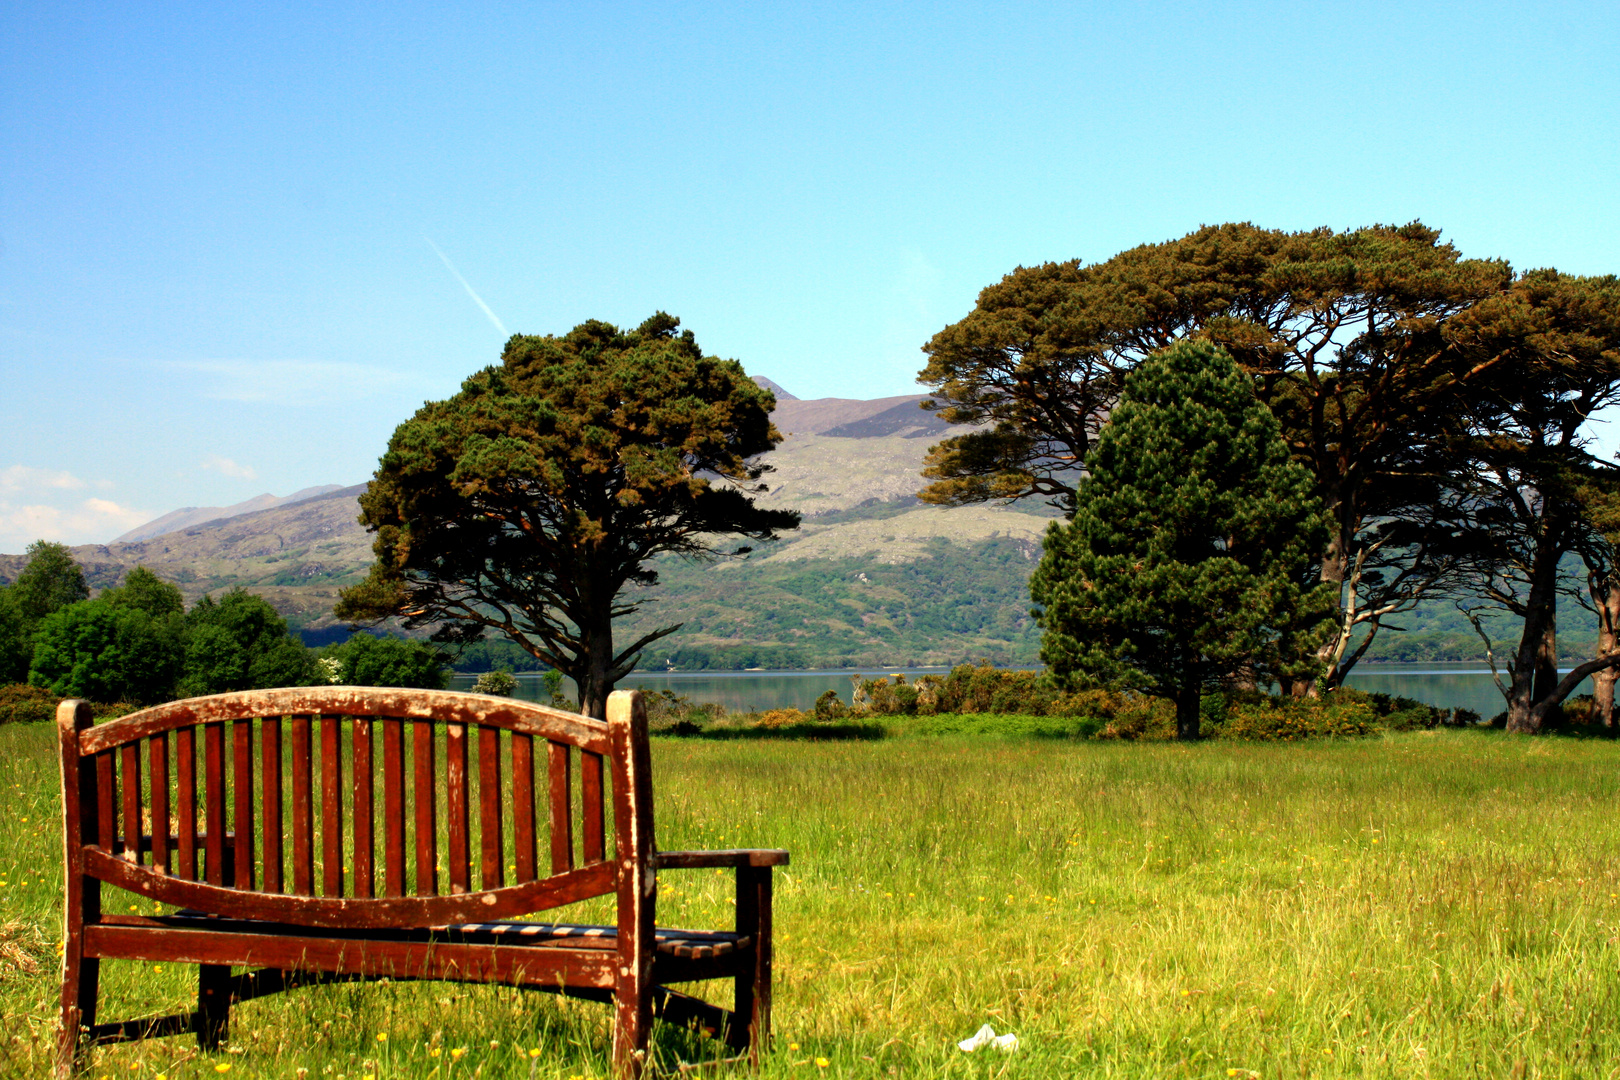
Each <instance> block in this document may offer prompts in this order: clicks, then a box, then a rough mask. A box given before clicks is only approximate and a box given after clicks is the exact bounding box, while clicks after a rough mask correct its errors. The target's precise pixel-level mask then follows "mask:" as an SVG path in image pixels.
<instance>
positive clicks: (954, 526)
mask: <svg viewBox="0 0 1620 1080" xmlns="http://www.w3.org/2000/svg"><path fill="white" fill-rule="evenodd" d="M770 385H771V389H772V390H773V392H774V393H776V394H777V399H778V400H777V408H776V412H775V413H774V414H773V420H774V421H775V423H776V426H777V428H778V430H780V431H781V432H782V433H783V435H784V440H783V442H782V444H781V445H780V446H779V447H778V448H777V449H776V450H775V451H774V452H773V453H771V454H770V455H768V456H767V458H766V462H767V463H768V464H769V465H771V466H772V468H773V471H772V472H770V473H767V474H766V476H765V481H766V483H767V484H768V486H769V491H768V492H767V493H766V494H765V495H764V496H763V497H762V500H763V501H764V502H765V503H766V504H767V505H770V506H778V507H785V508H789V509H794V510H798V511H799V512H800V513H801V514H802V515H803V525H802V527H801V528H800V529H799V530H797V531H796V532H794V533H790V534H788V535H787V536H785V537H784V538H783V539H782V540H780V541H778V542H776V543H773V544H761V545H758V547H757V550H756V551H755V553H754V554H753V555H751V556H749V557H748V558H745V559H737V560H725V559H722V560H718V561H713V562H708V563H690V562H686V561H684V560H681V559H675V558H670V559H664V560H661V561H660V563H659V564H658V569H659V572H660V576H661V578H662V579H663V580H662V583H661V584H660V585H658V586H655V587H653V588H652V590H651V591H650V592H649V594H648V598H649V599H652V600H653V601H654V602H653V603H651V604H649V605H648V606H647V607H646V608H644V609H643V611H641V612H639V613H638V614H637V615H635V616H632V617H631V618H628V619H626V620H624V622H623V624H622V625H623V630H622V631H621V636H622V640H626V641H628V640H633V636H634V635H635V634H637V633H638V630H639V631H640V632H645V631H646V630H648V629H651V628H653V627H655V626H662V625H667V624H668V623H672V622H680V623H683V624H684V626H683V629H682V630H681V631H680V632H679V633H677V634H675V635H673V636H672V637H671V638H669V639H667V640H666V641H664V642H660V646H659V647H660V650H661V651H660V653H659V655H658V656H657V657H656V658H652V657H650V658H649V662H655V663H657V664H658V665H659V666H662V665H663V664H664V663H665V662H670V663H674V664H675V665H676V666H679V667H758V666H784V667H794V666H801V667H802V666H825V665H828V664H832V665H837V664H839V663H842V662H845V661H847V662H851V663H859V664H869V665H870V664H900V663H909V662H916V663H948V662H954V661H958V660H965V659H975V658H979V657H990V658H992V659H996V660H998V661H1001V662H1007V663H1013V662H1019V663H1027V662H1033V661H1034V659H1035V657H1036V653H1037V650H1038V642H1039V636H1038V631H1037V630H1036V628H1035V627H1034V624H1033V621H1032V620H1031V619H1030V617H1029V611H1028V608H1029V596H1028V589H1027V583H1028V578H1029V573H1030V570H1031V569H1033V567H1034V565H1035V560H1036V559H1037V558H1038V557H1039V554H1040V544H1041V536H1042V534H1043V533H1044V532H1045V530H1046V526H1047V525H1048V524H1049V523H1050V521H1051V519H1052V518H1051V512H1050V511H1048V510H1046V509H1045V508H1042V507H1038V506H1020V507H1017V508H1013V509H1006V508H992V507H965V508H960V509H945V508H942V507H934V506H926V505H923V504H922V503H919V502H918V501H917V499H916V492H917V489H918V488H919V487H921V486H922V482H923V481H922V478H921V477H920V475H919V473H920V471H921V469H922V462H923V456H924V454H925V453H926V452H927V449H928V447H929V446H930V445H931V444H932V443H933V442H935V441H937V439H938V438H939V437H940V436H941V435H942V434H943V433H944V432H945V431H946V425H945V424H944V423H943V422H942V421H940V419H939V418H938V417H937V416H935V415H934V414H932V413H929V412H927V411H925V410H923V409H922V408H921V407H920V405H921V403H922V402H923V401H924V400H926V399H925V398H924V397H923V396H922V395H902V396H898V397H889V398H879V399H876V400H870V401H864V400H857V399H847V398H820V399H814V400H809V401H801V400H799V399H797V398H795V397H793V396H792V395H791V394H789V393H787V392H786V391H785V390H782V389H781V388H779V387H776V386H775V384H770ZM364 490H365V487H364V485H358V486H354V487H345V488H338V487H334V486H332V485H327V486H325V487H324V488H311V489H307V490H306V491H303V492H298V493H296V494H294V495H292V496H288V497H287V498H286V499H280V500H274V499H272V504H271V505H263V504H260V500H249V502H247V503H241V504H238V505H237V506H234V507H223V508H220V507H215V508H209V509H206V510H196V509H187V510H183V511H175V513H174V514H170V515H165V516H164V517H163V518H159V519H157V521H155V522H151V523H149V524H148V525H145V526H142V527H141V528H140V529H136V530H132V531H131V533H128V534H125V536H124V537H120V538H119V539H118V540H116V541H114V542H112V543H110V544H93V545H85V546H82V547H78V548H75V549H74V555H75V557H76V558H77V559H78V560H79V562H80V563H81V564H82V565H83V566H84V568H85V572H86V575H87V576H88V578H89V580H90V583H91V585H92V586H93V587H94V588H97V589H102V588H107V587H109V586H112V585H115V584H117V583H118V582H119V581H121V580H122V579H123V576H124V575H125V574H126V573H128V571H129V570H130V569H131V568H133V567H135V566H138V565H145V566H147V567H149V568H151V569H152V570H153V571H155V572H156V573H158V574H159V575H160V576H162V577H164V578H167V579H169V580H171V581H174V582H175V583H176V584H178V585H179V586H180V589H181V591H182V592H184V593H185V595H186V599H187V601H188V602H195V601H196V600H197V599H198V598H200V597H201V596H202V595H203V594H204V593H214V592H218V591H220V590H222V589H226V588H230V587H232V586H235V585H241V586H243V587H245V588H248V589H250V590H252V591H253V592H256V593H259V594H261V595H263V596H265V597H266V598H267V599H268V600H270V602H271V603H273V604H274V605H275V606H276V607H277V609H278V610H280V611H281V612H282V613H283V614H284V615H285V616H286V617H287V619H288V621H289V622H290V623H291V624H292V625H293V626H294V627H296V628H300V629H303V630H306V631H319V630H322V629H324V628H327V627H332V626H334V625H335V623H336V621H335V620H334V619H333V618H332V614H331V609H332V604H333V602H334V601H335V600H336V598H337V590H338V589H339V588H342V587H343V586H345V585H349V584H352V583H354V582H357V581H359V580H361V579H362V578H363V577H364V576H365V573H366V568H367V566H368V565H369V563H370V561H371V539H372V538H371V536H370V535H369V534H368V533H366V532H365V531H364V530H363V529H361V527H360V526H359V525H358V524H357V523H356V520H355V519H356V517H357V515H358V513H359V508H358V507H357V506H356V504H355V499H356V498H357V497H358V496H359V495H360V493H361V492H363V491H364ZM263 498H272V497H269V496H263V497H261V499H263ZM255 504H260V505H255ZM198 515H203V516H202V517H198ZM165 522H167V523H169V524H170V527H168V528H167V529H165V530H164V531H163V532H161V533H151V532H150V531H149V530H150V529H152V528H154V527H157V526H160V525H162V524H163V523H165ZM24 562H25V559H24V557H23V556H21V555H0V581H9V580H11V579H12V578H14V577H15V576H16V574H17V573H18V572H19V571H20V570H21V569H22V566H23V565H24Z"/></svg>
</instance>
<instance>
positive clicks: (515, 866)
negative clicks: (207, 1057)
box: [57, 686, 788, 1076]
mask: <svg viewBox="0 0 1620 1080" xmlns="http://www.w3.org/2000/svg"><path fill="white" fill-rule="evenodd" d="M92 724H93V721H92V719H91V714H90V709H89V707H88V706H87V705H86V704H85V703H83V702H81V701H65V702H63V703H62V705H61V706H60V708H59V709H58V711H57V727H58V731H59V734H60V740H61V752H62V798H63V829H64V835H65V839H66V858H67V873H66V895H67V900H66V907H67V910H66V934H65V939H64V948H65V953H64V956H63V966H62V1028H61V1042H60V1046H59V1054H58V1059H57V1072H58V1075H59V1076H66V1075H69V1074H71V1073H72V1072H74V1071H75V1070H76V1069H77V1068H79V1067H80V1066H81V1064H82V1062H83V1056H84V1050H85V1047H86V1046H87V1045H93V1044H97V1043H109V1042H119V1041H125V1040H131V1039H141V1038H150V1037H155V1036H162V1035H173V1034H179V1033H183V1032H195V1033H196V1035H197V1038H198V1040H199V1043H200V1044H201V1045H202V1046H203V1047H204V1048H205V1049H213V1048H217V1047H218V1045H219V1043H220V1042H221V1040H223V1039H225V1038H226V1037H227V1029H228V1024H229V1016H230V1007H231V1005H232V1004H233V1003H236V1002H242V1001H247V1000H249V999H251V998H255V997H260V996H263V995H265V994H269V993H274V992H276V991H279V990H288V989H292V988H294V987H297V986H305V985H309V984H312V983H318V982H332V981H347V980H352V979H371V978H384V977H386V978H391V979H444V980H454V981H462V982H481V983H499V984H502V985H509V986H521V987H528V988H532V989H537V990H547V991H552V992H558V993H563V994H568V995H571V996H576V997H583V998H590V999H594V1000H598V1001H603V1002H612V1003H613V1004H614V1006H615V1021H614V1028H613V1067H614V1070H615V1072H616V1073H617V1074H619V1075H620V1076H635V1075H637V1074H639V1073H640V1071H641V1069H642V1066H643V1065H644V1064H645V1062H646V1055H647V1047H648V1036H649V1033H650V1029H651V1026H652V1020H653V1017H654V1015H655V1014H656V1015H657V1016H659V1017H660V1018H662V1019H663V1020H664V1021H665V1022H670V1023H677V1024H683V1025H688V1026H693V1027H696V1028H698V1029H700V1030H702V1031H704V1032H706V1033H708V1034H709V1035H711V1036H714V1037H716V1038H719V1039H721V1040H723V1041H724V1042H725V1043H727V1044H729V1046H731V1047H733V1048H735V1049H736V1050H737V1051H739V1052H740V1051H747V1052H748V1054H749V1056H751V1057H752V1058H754V1060H757V1056H758V1052H759V1047H760V1045H761V1043H762V1041H763V1040H764V1038H765V1037H766V1035H767V1033H768V1031H769V1028H770V1012H771V868H772V867H773V866H784V865H786V864H787V861H788V855H787V852H785V851H772V850H767V851H687V852H658V851H657V849H656V848H655V846H654V843H653V801H652V774H651V770H650V758H649V754H648V746H647V721H646V713H645V710H644V707H643V705H642V702H641V696H640V694H638V693H635V692H624V691H620V692H616V693H614V694H613V695H612V696H611V698H610V699H609V702H608V720H607V722H606V723H603V722H601V721H598V720H592V719H588V718H586V717H583V716H577V715H575V714H572V713H567V712H562V711H559V710H557V709H551V708H546V707H545V706H542V705H534V704H530V703H527V702H521V701H514V700H511V699H508V698H496V697H486V696H482V695H475V694H457V693H445V692H432V691H419V690H395V689H381V688H371V687H344V686H334V687H307V688H296V689H286V690H264V691H253V692H248V693H239V694H221V695H217V696H214V697H203V698H192V699H189V700H185V701H175V702H171V703H169V704H166V705H159V706H157V707H155V708H150V709H146V710H143V711H141V712H137V713H133V714H131V715H129V716H125V717H122V718H120V719H117V720H113V721H110V722H108V723H105V724H101V725H96V726H92ZM537 755H538V756H537ZM576 763H577V769H576ZM576 775H577V777H578V785H577V787H576V785H575V777H576ZM604 796H607V799H608V802H609V803H610V804H611V806H612V813H611V818H609V817H608V816H606V815H604V812H603V803H604ZM537 802H538V812H537ZM576 826H577V827H576ZM610 839H611V848H612V850H611V851H610V850H609V846H610ZM542 852H544V855H542ZM547 857H549V868H548V865H547V862H546V859H547ZM703 867H728V868H734V869H735V871H736V888H737V893H736V903H737V919H736V926H735V928H734V929H731V930H708V931H688V930H669V929H660V928H657V927H656V925H655V918H654V913H655V910H656V904H657V882H658V871H659V870H660V869H689V868H703ZM103 884H106V885H112V886H115V887H117V888H119V889H124V890H127V891H128V892H130V893H134V894H136V895H138V896H141V897H145V898H146V899H147V900H149V901H153V902H154V903H156V904H160V905H172V906H173V907H175V908H177V909H179V910H176V911H174V912H172V913H168V914H158V915H139V914H136V915H123V914H114V913H113V912H111V911H108V910H104V909H103V904H102V886H103ZM597 896H613V897H614V898H615V911H616V918H615V921H614V925H612V926H585V925H576V924H574V923H547V922H533V921H518V920H521V919H523V917H525V916H530V915H533V914H536V913H539V912H543V911H548V910H551V909H553V908H558V907H562V906H563V905H567V904H573V903H576V902H578V901H581V900H586V899H589V898H591V897H597ZM108 959H130V960H142V961H147V962H159V963H177V964H196V965H197V993H198V997H197V1008H196V1010H195V1011H194V1012H187V1013H181V1014H177V1015H172V1016H160V1017H150V1018H146V1019H141V1020H130V1021H124V1022H121V1023H97V1017H96V1013H97V1008H96V998H97V982H98V975H99V969H100V964H101V961H102V960H108ZM234 969H243V970H240V971H236V972H235V973H233V970H234ZM705 979H730V980H733V982H734V989H733V993H732V995H731V996H732V1000H731V1002H730V1003H729V1004H730V1005H731V1008H729V1009H723V1008H720V1007H718V1006H715V1005H711V1004H709V1003H707V1002H704V1001H702V1000H700V999H698V998H696V997H692V996H689V995H687V994H684V993H680V992H677V991H675V990H673V989H671V988H670V986H671V984H675V983H686V982H692V981H698V980H705Z"/></svg>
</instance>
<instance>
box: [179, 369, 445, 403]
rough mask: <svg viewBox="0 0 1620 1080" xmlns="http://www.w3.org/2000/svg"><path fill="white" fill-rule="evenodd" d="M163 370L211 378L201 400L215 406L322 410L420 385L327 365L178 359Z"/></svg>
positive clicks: (397, 376)
mask: <svg viewBox="0 0 1620 1080" xmlns="http://www.w3.org/2000/svg"><path fill="white" fill-rule="evenodd" d="M164 366H165V367H168V368H171V369H174V370H180V371H194V372H197V373H198V374H201V375H210V376H213V383H212V385H211V386H209V387H207V388H206V389H204V390H203V391H202V396H204V397H207V398H212V399H214V400H215V401H274V402H276V403H277V404H280V405H324V404H329V403H332V402H338V401H343V400H345V399H353V398H356V397H360V396H363V395H373V394H376V393H377V391H379V390H394V389H399V388H402V387H405V386H409V385H411V384H413V383H420V382H421V380H420V379H419V378H418V377H416V376H413V375H406V374H403V373H401V372H398V371H390V370H389V369H387V368H381V367H375V366H373V365H370V364H350V363H342V362H335V361H330V360H179V361H174V362H171V363H168V364H165V365H164Z"/></svg>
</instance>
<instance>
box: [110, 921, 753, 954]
mask: <svg viewBox="0 0 1620 1080" xmlns="http://www.w3.org/2000/svg"><path fill="white" fill-rule="evenodd" d="M101 923H102V925H104V926H131V927H148V928H153V929H164V928H168V929H182V930H190V931H193V932H196V933H210V934H212V933H235V934H273V935H289V934H290V935H297V934H298V933H300V932H302V931H305V930H307V928H306V927H300V926H294V925H291V924H284V923H272V922H262V921H256V920H252V919H219V918H215V917H214V916H211V915H204V914H201V913H200V912H192V911H179V912H176V913H175V914H173V915H159V916H139V915H109V916H106V917H104V918H103V919H102V920H101ZM321 936H322V937H343V938H349V939H353V940H365V941H429V940H433V941H448V942H458V943H462V944H485V945H498V944H510V945H524V946H531V947H548V946H549V947H556V948H575V949H605V950H612V949H615V948H617V945H618V936H619V932H618V929H617V928H616V927H612V926H591V925H586V924H581V923H543V922H518V921H512V920H504V921H497V922H470V923H447V924H443V925H439V926H430V927H416V928H410V929H403V928H384V929H376V930H362V929H357V928H356V929H348V930H340V931H336V932H330V931H328V932H323V933H322V935H321ZM654 944H655V948H656V949H657V951H658V952H660V953H663V954H665V955H667V956H674V957H678V958H680V959H683V960H704V959H711V958H715V957H721V956H730V955H733V954H735V953H739V952H742V951H744V950H746V949H748V948H749V947H750V946H751V945H752V944H753V939H752V938H751V937H749V936H748V935H747V934H739V933H734V932H729V931H725V930H676V929H668V930H665V929H660V930H658V931H657V932H656V933H655V934H654Z"/></svg>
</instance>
